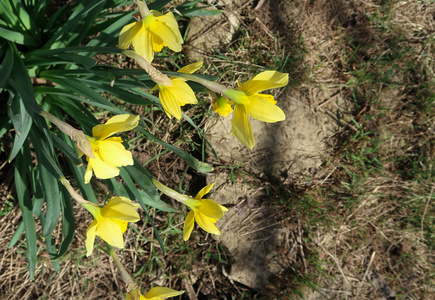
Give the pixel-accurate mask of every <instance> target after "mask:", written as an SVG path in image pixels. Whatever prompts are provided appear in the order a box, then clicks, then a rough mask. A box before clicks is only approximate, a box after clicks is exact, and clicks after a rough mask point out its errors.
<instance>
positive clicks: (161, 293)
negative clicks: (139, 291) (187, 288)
mask: <svg viewBox="0 0 435 300" xmlns="http://www.w3.org/2000/svg"><path fill="white" fill-rule="evenodd" d="M183 293H184V291H176V290H173V289H170V288H167V287H158V286H156V287H153V288H152V289H150V290H149V291H148V293H146V294H145V298H149V299H152V298H156V297H160V298H167V297H175V296H178V295H181V294H183Z"/></svg>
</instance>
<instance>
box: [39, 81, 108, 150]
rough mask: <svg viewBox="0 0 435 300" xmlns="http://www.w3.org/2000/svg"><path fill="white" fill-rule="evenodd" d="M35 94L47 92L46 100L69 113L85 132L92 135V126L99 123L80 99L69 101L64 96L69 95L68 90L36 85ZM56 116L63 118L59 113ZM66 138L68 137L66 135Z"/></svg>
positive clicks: (54, 112)
mask: <svg viewBox="0 0 435 300" xmlns="http://www.w3.org/2000/svg"><path fill="white" fill-rule="evenodd" d="M35 94H48V95H49V96H48V95H47V96H46V97H45V99H46V101H50V102H53V104H54V105H55V106H56V107H57V108H59V109H61V110H63V111H64V112H65V113H66V114H68V115H70V116H71V118H72V119H73V120H76V121H77V122H78V123H79V124H80V125H81V126H82V129H83V130H84V132H85V134H88V135H92V127H94V126H95V125H98V124H100V122H98V121H97V119H95V117H94V116H93V115H92V114H91V113H90V112H89V111H88V109H87V108H85V107H84V106H83V105H82V104H81V101H80V102H79V101H70V100H69V99H68V98H67V97H66V96H68V95H71V93H70V94H68V90H65V89H62V88H57V87H36V88H35ZM64 95H65V96H64ZM77 100H81V98H79V97H77ZM56 113H57V112H56V111H53V114H54V115H56ZM56 116H57V117H58V118H60V119H61V120H63V116H62V115H61V114H58V115H56ZM59 134H60V133H59ZM68 139H70V138H69V137H68ZM71 146H73V145H71Z"/></svg>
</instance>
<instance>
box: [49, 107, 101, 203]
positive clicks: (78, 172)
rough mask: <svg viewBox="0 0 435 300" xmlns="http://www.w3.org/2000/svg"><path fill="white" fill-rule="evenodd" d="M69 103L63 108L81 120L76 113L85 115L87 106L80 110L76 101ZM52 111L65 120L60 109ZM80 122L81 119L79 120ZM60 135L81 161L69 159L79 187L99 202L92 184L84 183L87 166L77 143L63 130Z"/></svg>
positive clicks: (88, 196)
mask: <svg viewBox="0 0 435 300" xmlns="http://www.w3.org/2000/svg"><path fill="white" fill-rule="evenodd" d="M68 104H69V105H68V106H65V107H63V109H65V110H66V111H67V112H68V113H69V114H70V115H71V116H72V117H73V118H74V119H75V120H77V121H79V120H80V118H76V117H75V115H76V114H77V116H78V117H83V116H84V114H83V113H82V111H85V108H84V107H83V108H82V109H81V108H78V110H77V106H76V105H75V104H76V103H68ZM78 105H79V106H81V105H80V104H78ZM52 113H53V115H55V116H57V117H58V118H59V119H60V120H63V121H65V119H64V118H63V116H62V115H61V113H60V111H59V110H58V109H53V111H52ZM90 117H91V119H90V120H92V118H93V119H94V120H95V118H94V116H92V115H90ZM79 123H80V121H79ZM95 123H98V122H97V121H96V120H95ZM82 126H83V125H82ZM92 126H93V125H91V126H89V127H90V128H89V130H91V128H92ZM59 136H60V139H62V140H63V142H64V143H65V144H66V145H68V146H69V147H71V149H72V150H73V152H74V153H75V154H74V155H75V157H76V158H77V160H78V161H79V162H80V165H77V164H76V163H75V160H73V159H68V164H69V166H70V169H71V171H72V172H73V174H74V177H75V178H76V180H77V183H78V185H79V188H80V191H81V193H82V195H83V197H84V198H85V199H86V200H89V201H91V202H94V203H97V198H96V197H95V193H94V190H93V189H92V186H91V185H90V184H85V183H84V180H83V178H84V176H85V167H84V166H83V164H82V160H81V159H79V158H78V152H77V149H76V146H75V143H74V142H73V141H72V140H71V138H70V137H69V136H67V135H66V134H64V133H63V132H59Z"/></svg>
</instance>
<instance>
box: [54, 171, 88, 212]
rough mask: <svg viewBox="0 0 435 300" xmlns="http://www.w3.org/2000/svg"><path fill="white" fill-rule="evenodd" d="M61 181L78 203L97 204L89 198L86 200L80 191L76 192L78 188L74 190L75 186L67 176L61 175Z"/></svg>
mask: <svg viewBox="0 0 435 300" xmlns="http://www.w3.org/2000/svg"><path fill="white" fill-rule="evenodd" d="M60 182H61V183H62V184H63V186H64V187H65V188H66V189H67V190H68V193H69V194H70V195H71V197H73V199H74V200H76V201H77V202H78V203H80V204H82V205H83V204H90V205H93V206H95V204H94V203H92V202H89V201H87V200H85V199H84V198H83V197H82V196H80V194H79V193H77V192H76V190H74V188H73V187H72V186H71V184H70V183H69V181H68V180H66V178H65V177H61V178H60Z"/></svg>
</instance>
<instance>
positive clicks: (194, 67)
mask: <svg viewBox="0 0 435 300" xmlns="http://www.w3.org/2000/svg"><path fill="white" fill-rule="evenodd" d="M202 64H203V62H202V61H198V62H196V63H193V64H190V65H187V66H185V67H182V68H181V69H180V70H178V71H177V72H179V73H184V74H192V73H195V72H196V71H197V70H199V69H200V68H201V67H202Z"/></svg>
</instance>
